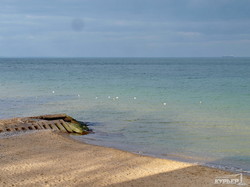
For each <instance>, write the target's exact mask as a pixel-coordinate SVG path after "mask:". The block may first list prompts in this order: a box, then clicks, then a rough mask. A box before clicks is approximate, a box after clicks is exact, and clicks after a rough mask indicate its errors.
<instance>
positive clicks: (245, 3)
mask: <svg viewBox="0 0 250 187" xmlns="http://www.w3.org/2000/svg"><path fill="white" fill-rule="evenodd" d="M227 55H234V56H250V0H0V56H2V57H3V56H5V57H37V56H39V57H51V56H53V57H192V56H194V57H200V56H205V57H210V56H227Z"/></svg>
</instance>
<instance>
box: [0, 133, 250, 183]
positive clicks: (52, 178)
mask: <svg viewBox="0 0 250 187" xmlns="http://www.w3.org/2000/svg"><path fill="white" fill-rule="evenodd" d="M0 150H1V152H0V186H135V187H137V186H171V187H172V186H178V187H179V186H197V187H198V186H199V187H200V186H235V185H227V184H225V185H215V184H214V182H215V178H216V177H220V176H225V175H229V174H231V173H229V172H226V171H222V170H218V169H213V168H208V167H204V166H198V165H193V164H190V163H183V162H177V161H171V160H165V159H158V158H152V157H147V156H141V155H136V154H133V153H129V152H125V151H120V150H116V149H112V148H106V147H101V146H95V145H89V144H84V143H81V142H78V141H76V140H73V139H71V138H70V137H69V136H68V135H65V134H62V133H60V132H52V131H48V130H45V131H34V132H31V133H23V134H20V135H16V136H5V137H2V138H0ZM243 182H245V183H247V184H250V177H249V176H243Z"/></svg>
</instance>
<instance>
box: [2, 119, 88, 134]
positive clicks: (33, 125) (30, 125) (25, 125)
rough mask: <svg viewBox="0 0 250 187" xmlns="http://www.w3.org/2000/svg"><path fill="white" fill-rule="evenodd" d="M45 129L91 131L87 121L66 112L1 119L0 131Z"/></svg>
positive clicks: (71, 131) (82, 132) (72, 131)
mask: <svg viewBox="0 0 250 187" xmlns="http://www.w3.org/2000/svg"><path fill="white" fill-rule="evenodd" d="M45 129H49V130H54V131H62V132H65V133H77V134H81V135H83V134H88V133H89V132H90V129H89V128H88V127H87V124H86V123H84V122H81V121H78V120H76V119H74V118H72V117H70V116H68V115H66V114H55V115H42V116H34V117H23V118H12V119H3V120H0V133H1V132H15V131H27V130H45Z"/></svg>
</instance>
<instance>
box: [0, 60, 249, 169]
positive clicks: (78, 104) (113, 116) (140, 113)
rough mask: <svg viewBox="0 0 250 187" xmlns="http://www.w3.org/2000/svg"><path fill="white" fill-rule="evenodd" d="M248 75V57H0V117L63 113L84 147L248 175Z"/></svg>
mask: <svg viewBox="0 0 250 187" xmlns="http://www.w3.org/2000/svg"><path fill="white" fill-rule="evenodd" d="M249 72H250V58H15V59H14V58H12V59H11V58H8V59H4V58H2V59H0V88H1V89H0V108H1V111H0V118H9V117H16V116H33V115H41V114H50V113H67V114H68V115H71V116H73V117H75V118H77V119H79V120H82V121H88V122H89V125H90V127H91V128H92V129H93V130H94V131H95V133H94V134H90V135H87V136H84V137H81V138H82V140H83V141H87V142H89V143H94V144H98V145H105V146H111V147H115V148H120V149H125V150H129V151H134V152H140V153H143V154H149V155H156V156H159V157H167V158H172V159H177V160H178V159H180V160H186V161H190V162H199V163H207V164H214V165H220V166H227V167H235V168H241V169H244V170H246V171H247V170H250V149H249V144H250V117H249V116H250V115H249V112H250V106H249V103H250V84H249V83H250V73H249ZM78 138H79V137H78Z"/></svg>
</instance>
